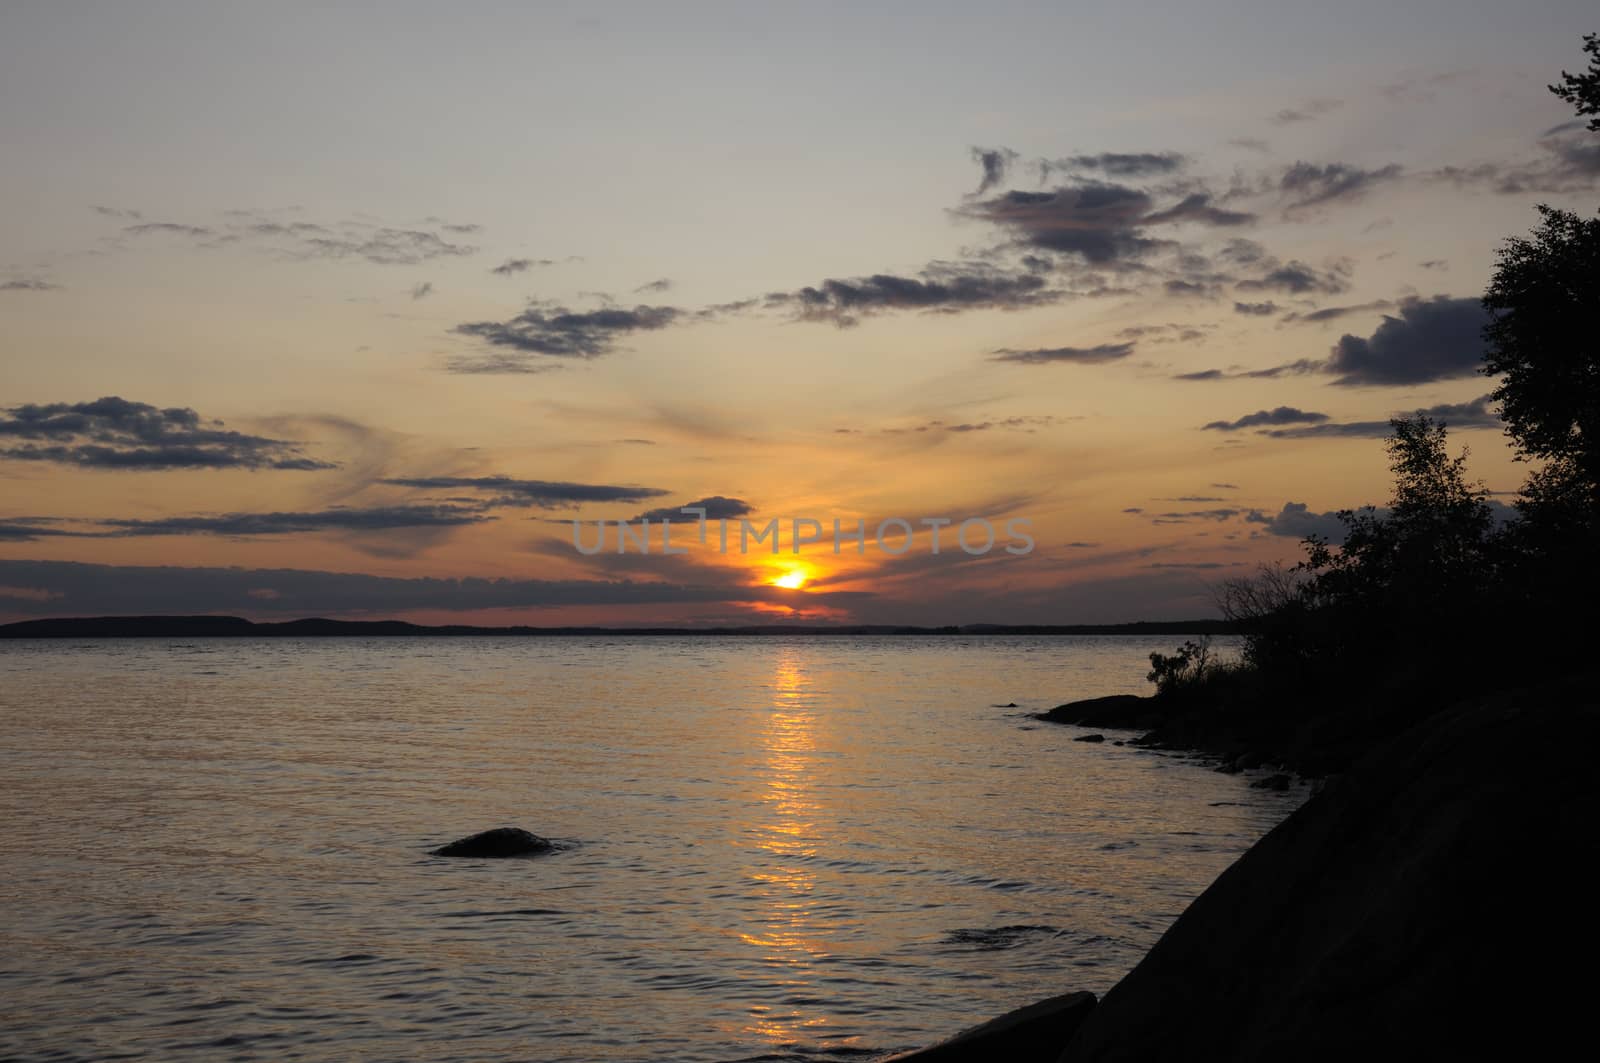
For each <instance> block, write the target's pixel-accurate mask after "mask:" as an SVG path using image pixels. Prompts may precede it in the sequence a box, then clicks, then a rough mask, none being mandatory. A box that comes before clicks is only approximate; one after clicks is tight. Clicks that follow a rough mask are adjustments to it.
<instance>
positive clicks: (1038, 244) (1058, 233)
mask: <svg viewBox="0 0 1600 1063" xmlns="http://www.w3.org/2000/svg"><path fill="white" fill-rule="evenodd" d="M1154 207H1155V201H1154V199H1153V197H1152V196H1151V195H1150V193H1148V192H1145V191H1143V190H1141V189H1136V188H1130V187H1127V186H1125V185H1117V184H1104V183H1100V182H1090V183H1085V184H1079V185H1070V186H1066V187H1062V188H1057V189H1055V190H1053V191H1049V192H1022V191H1015V190H1013V191H1010V192H1006V193H1004V194H1002V195H999V196H996V197H994V198H992V199H986V200H981V201H979V202H977V203H973V204H969V205H967V206H965V207H962V208H960V210H959V211H958V213H961V214H963V215H965V216H967V217H971V218H977V219H980V220H982V221H986V222H989V223H990V224H992V225H996V226H998V227H1000V228H1002V229H1005V230H1007V231H1008V232H1010V233H1011V234H1012V235H1013V237H1014V238H1015V239H1016V240H1017V241H1019V242H1020V243H1022V244H1024V245H1026V246H1029V247H1033V248H1037V249H1039V250H1045V251H1054V252H1060V253H1065V254H1075V255H1079V256H1081V257H1082V258H1083V259H1084V260H1085V261H1086V262H1088V263H1090V264H1094V265H1106V264H1110V263H1113V262H1117V261H1119V260H1123V259H1130V258H1138V257H1140V256H1142V255H1145V254H1147V253H1149V252H1150V251H1152V250H1154V249H1155V248H1157V247H1159V246H1161V244H1160V242H1159V241H1156V240H1152V239H1149V238H1147V237H1145V236H1144V235H1142V234H1141V233H1140V231H1139V226H1140V225H1141V223H1142V222H1143V219H1144V217H1145V216H1146V215H1147V214H1149V213H1150V212H1151V211H1152V210H1153V209H1154Z"/></svg>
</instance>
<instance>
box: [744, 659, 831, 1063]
mask: <svg viewBox="0 0 1600 1063" xmlns="http://www.w3.org/2000/svg"><path fill="white" fill-rule="evenodd" d="M807 679H808V677H807V674H806V670H805V666H804V664H803V662H802V661H801V659H800V657H799V655H798V654H795V653H792V652H785V653H782V654H780V655H779V657H778V659H777V663H776V667H775V669H774V672H773V677H772V683H771V686H770V694H771V704H770V706H769V708H768V715H767V723H766V728H765V731H764V732H763V743H764V748H765V751H766V759H765V764H764V768H765V773H766V774H765V780H764V781H765V791H764V792H763V794H762V807H763V808H764V809H765V810H766V811H767V813H768V815H767V817H766V820H765V822H763V823H761V824H759V825H758V826H757V828H756V830H757V836H758V839H759V840H758V842H757V844H758V845H759V848H760V851H761V852H763V853H765V854H768V855H769V856H770V859H769V860H767V861H766V862H764V863H763V865H762V866H760V867H758V868H755V869H752V870H751V872H750V877H751V878H752V879H753V880H754V881H755V882H756V883H757V884H758V886H759V888H760V890H761V891H762V893H764V895H765V910H766V918H765V920H764V921H763V922H762V923H761V924H760V925H759V926H756V927H752V928H750V929H748V930H745V931H743V932H741V933H740V935H739V936H740V938H741V939H742V940H743V941H744V942H745V943H746V944H749V945H752V946H755V947H757V948H760V949H764V950H766V951H767V953H768V960H769V962H771V963H772V964H774V965H775V966H776V967H778V968H779V970H778V971H777V976H778V977H779V978H781V979H783V980H784V981H785V982H787V983H788V984H789V985H791V986H793V987H794V989H795V991H796V992H797V993H802V994H803V993H804V992H805V991H806V989H807V988H808V987H810V986H812V985H813V984H814V981H815V977H816V975H817V972H816V971H815V970H814V964H815V961H816V960H818V959H820V958H823V957H825V956H827V955H828V950H827V948H826V946H825V943H824V941H823V939H822V928H821V926H820V925H819V924H818V923H817V921H816V920H815V919H814V918H813V914H814V907H815V901H814V898H813V894H814V892H815V890H816V886H817V881H816V876H815V874H814V873H813V872H812V871H810V870H809V869H808V868H807V867H806V866H805V864H804V862H803V858H809V857H814V856H816V855H817V846H818V842H819V839H820V837H821V830H820V828H819V825H818V818H819V816H820V815H821V814H822V811H823V805H822V802H821V801H820V800H819V799H818V797H817V794H816V776H817V772H818V758H817V755H816V753H817V731H818V727H819V717H820V715H821V714H820V713H819V712H818V711H817V708H818V699H817V697H816V695H815V694H813V692H812V691H811V690H810V688H809V685H808V682H807ZM753 1011H756V1012H757V1013H758V1017H757V1018H756V1019H755V1020H754V1021H753V1022H752V1023H751V1025H750V1027H749V1032H750V1033H752V1034H755V1035H757V1036H759V1037H762V1038H764V1039H766V1040H769V1041H771V1042H773V1043H774V1044H776V1045H783V1044H792V1043H794V1042H795V1041H797V1040H814V1039H816V1038H817V1037H818V1034H819V1032H820V1028H822V1027H826V1026H827V1025H828V1019H827V1018H826V1017H824V1016H822V1015H821V1014H818V1013H817V1012H816V1011H815V1010H808V1009H805V1008H803V1007H800V1006H795V1007H792V1008H791V1009H789V1010H787V1011H780V1010H777V1009H771V1008H757V1009H753ZM802 1031H808V1033H802Z"/></svg>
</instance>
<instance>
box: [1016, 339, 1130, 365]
mask: <svg viewBox="0 0 1600 1063" xmlns="http://www.w3.org/2000/svg"><path fill="white" fill-rule="evenodd" d="M1133 349H1134V345H1133V344H1132V343H1102V344H1099V345H1098V346H1095V347H1038V348H1034V349H1032V350H1016V349H1013V348H1009V347H1002V348H1000V349H999V350H997V351H995V352H994V353H993V355H991V356H990V360H991V361H995V362H1015V363H1017V364H1019V365H1054V364H1056V363H1059V362H1070V363H1075V364H1078V365H1102V364H1104V363H1106V362H1116V361H1120V360H1121V359H1123V358H1126V357H1128V355H1130V354H1132V353H1133Z"/></svg>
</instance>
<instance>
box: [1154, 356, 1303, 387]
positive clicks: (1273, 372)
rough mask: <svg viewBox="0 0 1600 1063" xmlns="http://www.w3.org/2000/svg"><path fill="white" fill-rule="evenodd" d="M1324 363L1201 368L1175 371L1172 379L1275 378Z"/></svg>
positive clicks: (1297, 374)
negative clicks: (1230, 368) (1263, 367)
mask: <svg viewBox="0 0 1600 1063" xmlns="http://www.w3.org/2000/svg"><path fill="white" fill-rule="evenodd" d="M1324 364H1325V363H1323V362H1321V361H1318V360H1314V359H1310V358H1301V359H1299V360H1297V361H1293V362H1285V363H1284V364H1282V365H1274V366H1271V367H1269V368H1266V369H1237V370H1228V369H1201V370H1198V371H1196V372H1192V373H1177V374H1174V375H1173V378H1172V379H1174V380H1189V381H1210V380H1276V379H1278V378H1279V377H1285V376H1304V375H1306V374H1307V373H1318V372H1321V371H1322V368H1323V365H1324Z"/></svg>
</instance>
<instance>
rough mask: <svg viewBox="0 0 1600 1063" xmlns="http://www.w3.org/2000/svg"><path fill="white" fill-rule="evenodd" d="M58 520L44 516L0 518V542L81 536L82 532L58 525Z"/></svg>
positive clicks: (24, 541)
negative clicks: (15, 518) (14, 518)
mask: <svg viewBox="0 0 1600 1063" xmlns="http://www.w3.org/2000/svg"><path fill="white" fill-rule="evenodd" d="M59 523H60V522H59V521H56V520H53V519H50V518H45V517H23V518H21V519H20V520H0V543H31V542H35V541H36V540H39V539H48V538H81V537H82V536H83V533H82V532H76V531H71V530H69V529H66V528H62V527H59V526H58V525H59Z"/></svg>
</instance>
